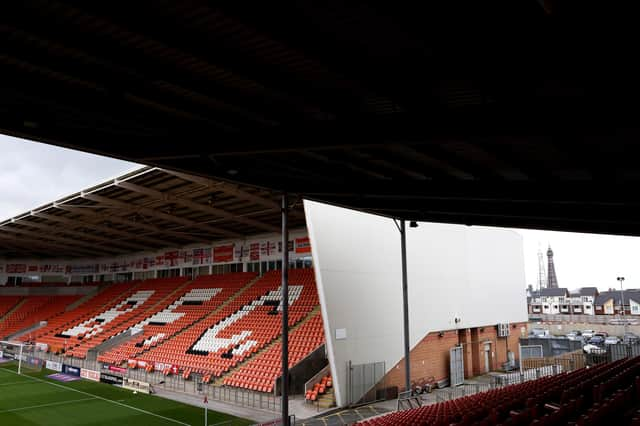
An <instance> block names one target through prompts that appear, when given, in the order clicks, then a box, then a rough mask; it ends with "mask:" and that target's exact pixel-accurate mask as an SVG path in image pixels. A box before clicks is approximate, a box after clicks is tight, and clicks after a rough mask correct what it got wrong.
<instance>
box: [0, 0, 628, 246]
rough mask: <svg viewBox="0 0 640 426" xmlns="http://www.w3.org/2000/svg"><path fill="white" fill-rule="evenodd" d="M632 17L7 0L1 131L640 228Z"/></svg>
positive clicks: (294, 187)
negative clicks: (123, 4) (13, 0)
mask: <svg viewBox="0 0 640 426" xmlns="http://www.w3.org/2000/svg"><path fill="white" fill-rule="evenodd" d="M625 16H626V17H628V18H626V19H629V20H632V19H633V18H634V17H635V16H637V14H636V13H633V12H632V11H628V10H620V9H619V8H618V6H614V5H609V4H605V3H599V4H595V3H592V2H579V1H574V0H568V1H562V0H555V1H554V0H544V1H543V0H521V1H513V0H511V1H495V2H461V1H455V0H452V1H445V2H411V3H403V2H387V3H383V4H373V2H371V3H368V2H345V1H338V0H328V1H322V2H315V1H305V2H242V1H233V2H227V1H220V2H208V1H204V0H190V1H179V2H176V1H156V0H154V1H151V0H139V1H134V2H127V3H126V7H122V3H119V2H87V1H72V0H57V1H44V0H23V1H19V2H4V3H3V4H2V5H1V6H0V35H1V36H2V39H3V42H2V43H1V44H0V69H1V70H2V79H0V130H1V131H2V132H4V133H7V134H12V135H17V136H22V137H27V138H30V139H34V140H39V141H44V142H48V143H54V144H58V145H63V146H68V147H72V148H76V149H81V150H86V151H90V152H95V153H101V154H105V155H110V156H114V157H118V158H124V159H128V160H132V161H135V162H138V163H144V164H150V165H154V166H159V167H163V168H167V169H173V170H180V171H183V172H188V173H191V174H196V175H200V176H208V177H216V178H218V179H219V180H220V179H221V180H225V181H234V182H240V183H243V184H249V185H254V186H257V187H260V188H269V189H271V190H274V191H283V190H286V191H289V192H291V193H295V194H299V195H301V196H305V197H308V198H311V199H315V200H320V201H325V202H330V203H333V204H337V205H344V206H349V207H354V208H359V209H362V210H366V211H370V212H373V213H377V214H382V215H387V216H393V217H402V218H406V219H415V220H430V221H440V222H451V223H463V224H470V225H471V224H483V225H499V226H517V227H531V228H542V229H556V230H569V231H584V232H604V233H619V234H631V235H640V221H639V220H638V217H639V213H640V211H639V210H640V209H639V208H638V196H637V194H638V191H637V185H638V183H639V182H640V167H639V166H638V161H637V157H638V155H639V154H640V145H639V144H638V143H637V141H638V137H639V136H640V126H639V124H638V119H637V117H638V112H639V111H638V109H639V106H638V105H639V104H638V102H637V99H638V95H640V80H639V79H638V77H637V76H638V75H640V74H639V73H638V71H639V70H638V61H637V60H636V58H635V55H634V54H633V52H634V51H635V50H636V47H637V46H636V45H635V43H636V41H637V39H638V37H637V34H635V32H636V31H637V28H638V27H637V25H636V24H635V22H630V23H626V22H625V20H626V19H625ZM131 197H132V198H133V197H134V196H133V195H131ZM84 202H88V201H84ZM194 220H198V219H197V218H195V219H194ZM231 231H234V232H240V227H235V228H232V229H231Z"/></svg>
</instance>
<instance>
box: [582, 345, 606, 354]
mask: <svg viewBox="0 0 640 426" xmlns="http://www.w3.org/2000/svg"><path fill="white" fill-rule="evenodd" d="M582 350H583V351H584V353H586V354H602V353H606V351H605V350H604V349H603V348H601V347H600V346H597V345H592V344H586V345H584V347H583V348H582Z"/></svg>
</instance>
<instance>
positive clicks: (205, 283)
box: [98, 272, 256, 364]
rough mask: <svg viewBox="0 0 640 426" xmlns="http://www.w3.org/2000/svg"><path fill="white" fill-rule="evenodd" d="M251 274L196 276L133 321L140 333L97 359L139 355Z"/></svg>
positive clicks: (234, 289)
mask: <svg viewBox="0 0 640 426" xmlns="http://www.w3.org/2000/svg"><path fill="white" fill-rule="evenodd" d="M255 278H256V274H255V273H252V272H239V273H232V274H225V275H203V276H200V277H198V278H197V279H196V280H194V281H193V282H192V283H190V284H189V285H187V286H186V287H185V288H184V289H183V290H182V291H181V292H180V294H179V295H177V296H176V299H174V300H173V301H172V302H171V303H170V304H168V305H167V306H165V307H164V309H162V310H160V311H159V312H156V313H155V314H153V315H151V316H149V317H147V318H145V319H144V320H143V321H140V322H139V323H137V324H135V325H134V328H138V329H142V330H143V331H142V332H141V333H139V334H137V335H136V336H135V337H134V338H133V339H131V340H129V341H127V342H125V343H123V344H122V345H119V346H116V347H114V348H112V349H111V350H110V351H108V352H105V353H104V354H101V355H100V356H99V357H98V361H101V362H105V363H110V364H121V363H122V362H124V361H127V360H128V359H130V358H136V357H138V356H140V355H141V354H143V353H144V352H145V351H147V350H149V349H151V348H153V347H155V346H158V345H159V344H161V343H162V342H164V341H165V340H167V339H169V338H171V337H173V336H174V335H175V334H176V333H178V332H180V331H182V330H184V329H186V328H188V327H190V326H192V325H193V324H194V323H196V322H197V321H199V320H201V319H202V318H204V317H205V316H207V315H208V314H210V313H211V312H213V311H214V310H216V309H218V308H219V307H220V306H221V305H222V304H223V303H224V302H225V301H226V300H227V299H229V298H230V297H232V296H233V295H234V294H236V293H237V292H238V291H239V290H240V289H241V288H242V287H244V286H245V285H247V284H248V283H249V282H250V281H251V280H253V279H255Z"/></svg>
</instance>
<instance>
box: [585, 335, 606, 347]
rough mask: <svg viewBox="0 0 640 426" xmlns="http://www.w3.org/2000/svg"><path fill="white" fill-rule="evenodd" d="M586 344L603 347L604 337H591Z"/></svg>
mask: <svg viewBox="0 0 640 426" xmlns="http://www.w3.org/2000/svg"><path fill="white" fill-rule="evenodd" d="M588 343H589V344H590V345H596V346H604V337H603V336H593V337H592V338H591V339H589V342H588Z"/></svg>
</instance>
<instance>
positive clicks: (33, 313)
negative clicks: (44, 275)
mask: <svg viewBox="0 0 640 426" xmlns="http://www.w3.org/2000/svg"><path fill="white" fill-rule="evenodd" d="M80 297H81V296H27V297H25V298H24V301H22V303H20V304H19V305H17V306H16V307H15V309H13V310H12V311H10V312H9V313H8V314H6V315H5V317H4V319H3V320H2V321H0V337H2V338H5V337H7V336H9V335H11V334H13V333H16V332H18V331H20V330H22V329H25V328H27V327H30V326H32V325H35V324H38V323H39V322H40V321H44V320H47V319H48V318H49V317H51V316H54V315H56V314H59V313H61V312H64V310H65V309H66V308H67V306H68V305H70V304H71V303H73V302H75V301H76V300H78V299H79V298H80Z"/></svg>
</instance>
